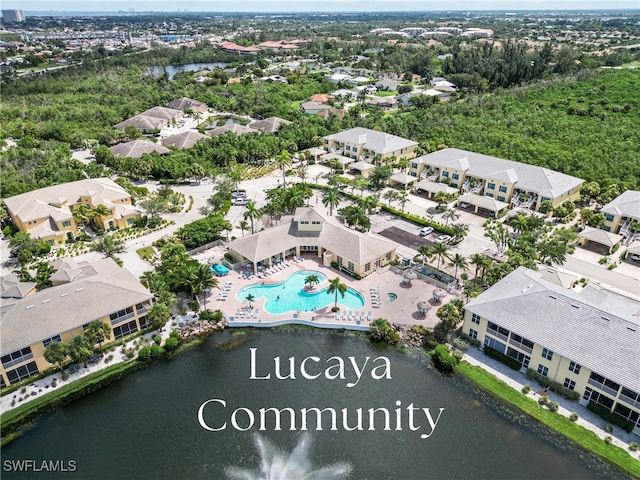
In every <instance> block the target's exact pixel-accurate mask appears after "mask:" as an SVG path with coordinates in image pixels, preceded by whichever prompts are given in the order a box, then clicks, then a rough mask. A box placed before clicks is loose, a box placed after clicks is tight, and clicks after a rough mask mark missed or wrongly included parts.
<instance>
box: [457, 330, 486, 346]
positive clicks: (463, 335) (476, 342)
mask: <svg viewBox="0 0 640 480" xmlns="http://www.w3.org/2000/svg"><path fill="white" fill-rule="evenodd" d="M460 338H461V339H463V340H464V341H465V342H467V343H468V344H469V345H473V346H474V347H479V346H480V345H482V343H480V340H478V339H476V338H471V337H470V336H469V335H467V334H466V333H461V334H460Z"/></svg>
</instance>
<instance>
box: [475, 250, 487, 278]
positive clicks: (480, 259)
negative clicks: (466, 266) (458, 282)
mask: <svg viewBox="0 0 640 480" xmlns="http://www.w3.org/2000/svg"><path fill="white" fill-rule="evenodd" d="M470 263H471V264H472V265H475V266H476V273H475V275H474V276H475V277H477V276H478V270H480V269H482V279H484V272H485V270H486V269H487V267H489V265H491V259H490V258H489V257H487V256H486V255H483V254H481V253H474V254H473V255H472V256H471V261H470Z"/></svg>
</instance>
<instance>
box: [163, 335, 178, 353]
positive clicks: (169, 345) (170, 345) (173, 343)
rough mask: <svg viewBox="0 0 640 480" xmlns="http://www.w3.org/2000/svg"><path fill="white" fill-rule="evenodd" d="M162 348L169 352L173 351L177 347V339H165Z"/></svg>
mask: <svg viewBox="0 0 640 480" xmlns="http://www.w3.org/2000/svg"><path fill="white" fill-rule="evenodd" d="M164 346H165V348H166V349H167V350H169V351H171V350H175V348H176V347H177V346H178V339H177V338H175V337H169V338H167V341H166V342H165V344H164Z"/></svg>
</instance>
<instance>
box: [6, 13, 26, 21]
mask: <svg viewBox="0 0 640 480" xmlns="http://www.w3.org/2000/svg"><path fill="white" fill-rule="evenodd" d="M25 20H26V17H25V16H24V12H23V11H22V10H2V21H3V22H4V23H13V22H24V21H25Z"/></svg>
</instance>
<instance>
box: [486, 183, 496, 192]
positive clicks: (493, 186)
mask: <svg viewBox="0 0 640 480" xmlns="http://www.w3.org/2000/svg"><path fill="white" fill-rule="evenodd" d="M487 188H488V189H489V190H495V189H496V184H495V183H487Z"/></svg>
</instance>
